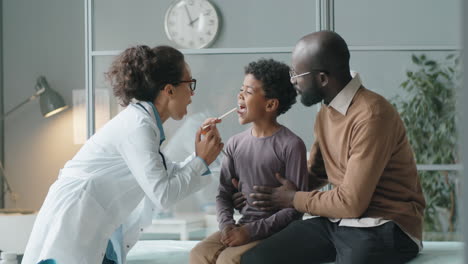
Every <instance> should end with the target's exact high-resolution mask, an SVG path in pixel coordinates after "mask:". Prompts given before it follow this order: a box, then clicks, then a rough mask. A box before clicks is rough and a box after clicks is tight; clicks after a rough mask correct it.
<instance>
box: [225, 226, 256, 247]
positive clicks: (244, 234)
mask: <svg viewBox="0 0 468 264" xmlns="http://www.w3.org/2000/svg"><path fill="white" fill-rule="evenodd" d="M226 228H227V227H226ZM226 228H224V229H223V232H222V234H221V243H223V244H224V245H226V246H229V247H237V246H242V245H245V244H247V243H249V242H250V234H249V231H248V230H247V228H246V227H245V226H239V227H238V226H234V228H232V229H230V230H229V231H227V232H226V233H225V232H224V231H225V230H226Z"/></svg>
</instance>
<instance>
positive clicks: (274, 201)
mask: <svg viewBox="0 0 468 264" xmlns="http://www.w3.org/2000/svg"><path fill="white" fill-rule="evenodd" d="M275 176H276V179H277V180H278V181H279V182H280V183H281V186H280V187H276V188H273V187H267V186H254V190H255V191H256V192H255V193H251V194H250V197H252V198H253V200H254V202H253V205H254V206H257V207H258V208H260V209H261V210H264V211H271V210H275V209H282V208H289V207H294V205H293V201H294V195H295V194H296V192H297V187H296V185H295V184H294V183H292V182H291V181H290V180H287V179H285V178H283V177H282V176H281V175H280V174H279V173H276V175H275Z"/></svg>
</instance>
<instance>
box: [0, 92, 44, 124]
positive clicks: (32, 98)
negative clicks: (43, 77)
mask: <svg viewBox="0 0 468 264" xmlns="http://www.w3.org/2000/svg"><path fill="white" fill-rule="evenodd" d="M44 92H45V88H44V87H43V88H41V89H39V90H37V91H36V92H35V93H34V94H33V95H31V97H29V98H28V99H26V100H24V101H23V102H21V103H19V104H18V105H17V106H15V107H13V109H11V110H10V111H8V112H6V113H5V114H4V115H3V117H2V119H4V118H5V117H7V116H8V115H9V114H11V113H13V112H14V111H16V110H17V109H18V108H20V107H21V106H23V105H25V104H27V103H29V102H31V101H33V100H34V99H36V98H37V97H39V96H40V95H41V94H42V93H44Z"/></svg>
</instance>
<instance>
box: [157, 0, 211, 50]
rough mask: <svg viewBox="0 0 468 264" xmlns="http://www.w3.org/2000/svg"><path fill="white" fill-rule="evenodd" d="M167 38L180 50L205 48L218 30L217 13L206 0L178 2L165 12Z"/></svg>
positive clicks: (181, 0) (182, 0)
mask: <svg viewBox="0 0 468 264" xmlns="http://www.w3.org/2000/svg"><path fill="white" fill-rule="evenodd" d="M165 28H166V34H167V37H168V38H169V39H170V40H171V41H173V42H174V43H175V44H177V45H178V46H179V47H181V48H186V49H200V48H204V47H207V46H208V45H210V44H211V43H213V41H214V40H215V38H216V34H217V33H218V29H219V17H218V12H217V11H216V9H215V8H214V6H213V5H212V4H211V3H210V2H209V1H207V0H178V1H175V2H174V3H173V4H172V5H171V6H170V7H169V9H168V10H167V12H166V18H165Z"/></svg>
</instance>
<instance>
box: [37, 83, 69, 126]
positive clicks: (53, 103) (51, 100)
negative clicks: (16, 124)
mask: <svg viewBox="0 0 468 264" xmlns="http://www.w3.org/2000/svg"><path fill="white" fill-rule="evenodd" d="M37 87H39V88H45V91H44V92H43V93H42V94H41V97H40V99H39V102H40V106H41V112H42V115H43V116H44V117H49V116H53V115H55V114H57V113H59V112H61V111H63V110H65V109H67V108H68V106H67V105H66V104H65V101H64V100H63V98H62V96H60V94H59V93H57V92H56V91H55V90H53V89H52V88H50V86H49V84H48V83H47V80H46V79H45V77H43V76H40V77H39V78H37Z"/></svg>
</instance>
